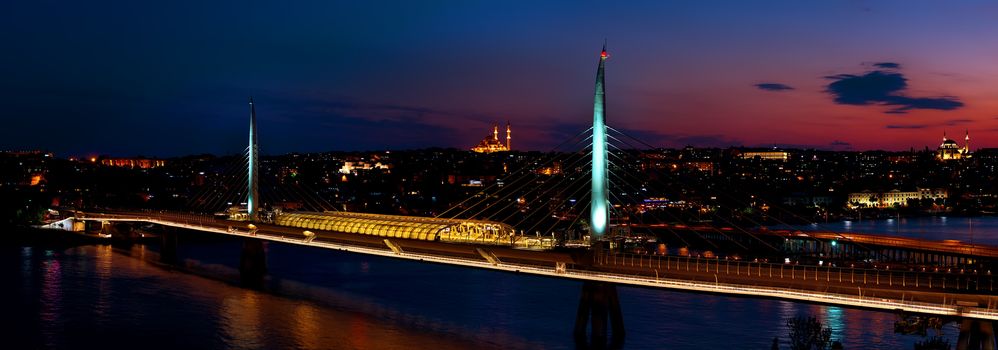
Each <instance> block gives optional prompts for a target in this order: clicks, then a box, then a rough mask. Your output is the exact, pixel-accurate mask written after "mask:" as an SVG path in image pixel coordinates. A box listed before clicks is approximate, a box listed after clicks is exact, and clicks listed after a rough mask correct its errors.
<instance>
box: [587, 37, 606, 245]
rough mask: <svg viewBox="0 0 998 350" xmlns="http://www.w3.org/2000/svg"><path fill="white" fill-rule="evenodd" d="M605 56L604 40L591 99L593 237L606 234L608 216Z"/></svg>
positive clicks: (591, 215)
mask: <svg viewBox="0 0 998 350" xmlns="http://www.w3.org/2000/svg"><path fill="white" fill-rule="evenodd" d="M606 58H607V54H606V43H605V42H604V43H603V51H602V52H600V57H599V68H597V69H596V94H595V100H594V101H593V171H592V175H593V179H592V196H591V198H592V202H591V204H590V213H589V225H590V233H591V234H592V238H593V239H598V238H600V237H603V235H605V234H606V228H607V226H608V221H609V218H610V213H609V208H608V204H609V200H608V194H607V182H608V179H607V153H606V152H607V146H606V91H605V90H604V87H603V85H604V84H603V66H604V63H605V62H606Z"/></svg>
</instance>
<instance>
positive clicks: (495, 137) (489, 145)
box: [471, 122, 512, 153]
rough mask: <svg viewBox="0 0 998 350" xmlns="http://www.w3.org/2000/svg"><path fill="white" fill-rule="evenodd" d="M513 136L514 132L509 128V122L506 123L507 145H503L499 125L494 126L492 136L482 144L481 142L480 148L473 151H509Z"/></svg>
mask: <svg viewBox="0 0 998 350" xmlns="http://www.w3.org/2000/svg"><path fill="white" fill-rule="evenodd" d="M511 134H512V130H511V129H510V128H509V122H506V143H505V144H503V143H502V141H499V123H495V124H492V134H491V135H489V136H486V137H485V138H484V139H482V142H479V143H478V146H475V147H472V148H471V150H472V151H473V152H478V153H492V152H506V151H509V150H510V147H509V141H510V139H511V138H512V137H511V136H510V135H511Z"/></svg>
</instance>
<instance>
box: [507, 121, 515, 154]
mask: <svg viewBox="0 0 998 350" xmlns="http://www.w3.org/2000/svg"><path fill="white" fill-rule="evenodd" d="M511 133H512V130H511V129H510V128H509V121H508V120H507V121H506V150H507V151H512V150H513V149H512V148H510V147H509V140H510V139H511V138H512V137H510V135H511Z"/></svg>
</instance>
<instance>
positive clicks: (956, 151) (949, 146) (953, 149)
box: [936, 130, 970, 161]
mask: <svg viewBox="0 0 998 350" xmlns="http://www.w3.org/2000/svg"><path fill="white" fill-rule="evenodd" d="M964 158H970V131H969V130H968V131H967V134H966V136H965V137H964V144H963V147H960V145H958V144H957V143H956V141H955V140H951V139H948V138H946V132H945V131H943V143H942V144H940V145H939V148H938V149H937V150H936V159H939V160H943V161H946V160H953V159H964Z"/></svg>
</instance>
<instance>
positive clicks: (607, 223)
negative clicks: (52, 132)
mask: <svg viewBox="0 0 998 350" xmlns="http://www.w3.org/2000/svg"><path fill="white" fill-rule="evenodd" d="M606 59H607V55H606V51H605V48H604V50H603V51H602V52H601V55H600V58H599V64H598V68H597V75H596V88H595V95H594V117H593V127H592V128H589V129H587V130H585V131H583V132H580V133H579V134H577V135H575V136H574V137H572V138H570V139H569V140H566V141H565V142H564V143H563V144H562V145H560V146H558V147H556V150H559V149H561V150H562V151H557V152H551V153H548V155H547V156H546V157H545V158H543V159H541V160H538V161H536V162H532V163H531V164H529V166H523V167H522V168H521V169H515V170H513V171H512V172H510V173H509V174H507V175H506V176H504V178H503V179H502V181H496V182H494V183H493V184H491V185H490V186H488V187H485V188H483V189H482V190H481V191H479V192H478V193H477V194H475V195H473V196H471V197H469V198H467V199H466V200H464V201H462V202H460V203H458V204H457V205H454V206H453V207H451V208H450V209H448V210H445V211H442V212H440V213H437V214H436V215H435V216H432V217H422V216H405V215H387V214H367V213H356V212H346V211H337V210H335V206H333V205H331V204H330V203H329V202H328V201H326V200H325V199H323V198H322V197H321V196H316V195H315V193H314V191H310V190H309V189H307V188H302V187H296V186H291V187H290V189H285V190H284V191H285V192H290V195H291V196H300V198H302V200H303V201H305V202H307V203H311V204H312V207H313V208H314V211H280V210H267V209H265V208H264V205H263V204H264V203H265V202H266V200H265V199H264V198H263V197H262V196H264V194H262V193H261V181H260V180H261V179H260V174H261V172H262V170H261V166H260V156H259V147H258V144H257V135H258V132H257V122H256V113H255V108H254V106H253V102H252V100H251V101H250V119H251V122H250V138H249V146H248V147H247V150H246V156H245V158H243V159H241V161H240V162H238V163H237V164H235V165H233V167H231V169H229V171H230V172H231V173H233V174H235V175H233V176H231V179H232V180H233V181H231V183H228V184H225V185H224V186H222V187H224V188H223V189H218V188H211V189H208V190H207V191H205V192H204V193H201V194H199V195H197V196H194V198H193V199H192V201H193V202H196V203H197V204H198V205H199V206H201V207H202V208H204V207H207V208H218V207H219V206H228V205H229V203H230V202H232V201H231V200H228V199H227V197H231V193H233V192H234V193H236V200H235V202H236V203H238V202H245V203H246V208H245V211H239V210H232V211H229V212H227V213H226V214H225V215H221V216H219V215H205V214H203V213H195V212H182V213H178V212H158V211H137V210H110V209H105V210H79V211H75V212H74V213H73V214H72V216H71V217H70V218H68V219H65V220H63V221H60V222H55V223H51V224H49V225H47V227H49V228H61V229H66V230H77V231H78V230H82V229H84V228H85V227H86V226H87V223H91V225H95V224H100V225H101V227H102V228H103V230H104V232H113V231H114V230H115V226H116V225H120V224H128V223H141V224H153V225H158V226H161V227H165V228H173V229H179V230H183V231H184V232H207V233H214V234H223V235H230V236H238V237H241V238H244V239H245V243H244V247H243V258H242V261H241V268H240V270H241V272H242V274H243V277H244V279H245V280H247V281H254V280H261V279H262V278H263V276H264V275H265V274H266V261H265V256H264V255H265V254H264V252H263V251H264V250H263V248H262V245H261V242H262V241H271V242H280V243H286V244H297V245H307V246H314V247H320V248H326V249H334V250H342V251H348V252H354V253H361V254H370V255H379V256H387V257H394V258H401V259H408V260H414V261H423V262H432V263H440V264H450V265H460V266H466V267H472V268H481V269H491V270H498V271H507V272H513V273H524V274H533V275H541V276H547V277H553V278H566V279H575V280H580V281H584V282H585V283H584V286H583V290H582V296H581V298H580V302H579V312H578V314H577V315H576V323H575V327H576V335H577V336H579V337H584V336H585V335H587V333H589V334H591V336H592V339H593V342H594V343H595V342H599V343H600V344H602V343H605V341H606V338H607V336H609V335H612V336H613V337H614V338H616V339H622V337H623V334H624V332H623V329H624V328H623V324H624V316H623V315H622V314H621V311H620V309H619V306H618V303H617V293H616V289H615V287H614V286H615V285H631V286H641V287H650V288H664V289H674V290H683V291H689V292H695V293H716V294H726V295H736V296H749V297H767V298H779V299H785V300H794V301H802V302H814V303H825V304H832V305H841V306H846V307H859V308H870V309H880V310H892V311H893V310H901V311H905V312H911V313H916V314H922V315H935V316H941V317H953V318H959V319H961V320H962V321H961V322H963V327H962V329H963V330H964V332H963V333H964V334H962V335H961V342H960V343H959V344H958V345H960V346H961V347H962V348H973V347H974V346H975V345H974V344H975V343H976V344H977V346H978V347H983V348H987V347H984V346H985V345H987V344H988V342H990V344H991V345H990V346H991V348H993V346H994V327H993V321H995V320H998V297H996V296H995V294H996V293H995V278H994V275H993V273H992V269H993V268H995V266H998V265H996V262H998V247H993V246H986V245H979V244H978V245H974V244H964V243H959V242H935V241H927V240H918V239H911V238H901V237H891V236H884V235H873V234H862V233H837V232H801V231H759V230H754V229H750V228H744V227H742V226H741V225H739V224H738V223H737V222H734V221H733V220H731V219H728V218H724V217H716V219H717V220H718V221H719V222H720V223H722V224H726V225H727V226H722V227H717V226H713V225H711V226H690V225H686V224H676V222H682V221H683V220H682V218H679V217H675V216H670V215H672V214H670V213H669V212H660V213H659V212H655V211H651V212H653V213H655V214H656V215H660V216H663V217H658V218H654V219H655V220H649V215H646V214H647V213H635V212H634V209H633V208H634V206H630V205H629V204H634V203H636V202H639V201H641V200H642V199H641V198H640V194H641V193H644V192H647V191H648V187H650V186H654V185H655V184H654V183H653V182H652V181H649V179H647V178H643V177H642V176H641V175H637V174H635V173H634V172H632V171H628V169H629V168H631V167H633V166H635V164H637V163H638V162H639V160H638V156H639V155H640V151H638V149H640V148H641V147H649V145H647V144H645V143H643V142H641V141H640V140H639V139H637V138H635V137H632V136H631V135H629V134H627V133H625V132H621V131H620V130H616V129H614V128H611V127H608V126H607V125H606V123H605V118H606V113H605V112H606V102H605V89H604V76H605V63H606ZM564 150H568V151H564ZM243 160H244V161H243ZM244 169H245V171H243V170H244ZM278 191H280V190H278ZM721 193H724V192H723V191H722V192H721ZM285 195H288V194H287V193H285ZM639 214H640V215H639ZM178 232H179V231H178V230H167V231H165V232H164V233H163V234H162V237H163V245H162V247H161V249H162V252H161V255H162V256H163V257H164V259H166V260H169V259H171V257H172V258H173V259H175V257H176V249H177V246H176V245H177V243H176V242H177V240H176V237H175V235H176V234H177V233H178ZM634 232H646V233H652V232H659V233H661V235H660V236H659V238H661V239H660V241H661V242H664V243H662V244H660V245H658V246H657V247H656V249H655V250H654V251H648V250H646V251H644V252H643V253H634V252H633V251H632V252H626V251H625V250H624V249H621V248H622V247H623V246H625V245H627V244H628V242H629V241H635V240H636V241H641V240H642V239H644V240H647V239H648V236H642V235H634V234H633V233H634ZM628 233H632V234H628ZM697 242H700V243H699V244H697ZM639 243H640V242H639ZM644 243H647V241H645V242H644ZM697 245H700V246H702V247H701V248H700V249H699V250H697V252H696V253H692V252H691V250H690V249H693V247H694V246H697ZM677 246H678V247H680V248H679V249H676V247H677ZM722 257H723V258H722ZM611 330H612V332H610V331H611ZM964 338H966V339H964ZM981 339H985V340H981ZM982 344H984V345H982Z"/></svg>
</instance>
